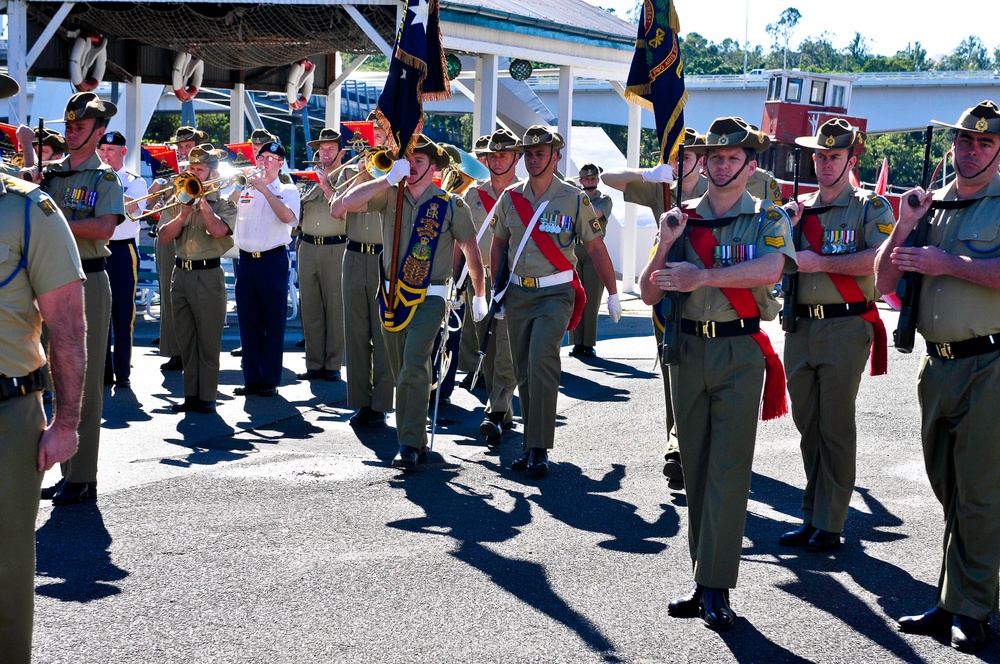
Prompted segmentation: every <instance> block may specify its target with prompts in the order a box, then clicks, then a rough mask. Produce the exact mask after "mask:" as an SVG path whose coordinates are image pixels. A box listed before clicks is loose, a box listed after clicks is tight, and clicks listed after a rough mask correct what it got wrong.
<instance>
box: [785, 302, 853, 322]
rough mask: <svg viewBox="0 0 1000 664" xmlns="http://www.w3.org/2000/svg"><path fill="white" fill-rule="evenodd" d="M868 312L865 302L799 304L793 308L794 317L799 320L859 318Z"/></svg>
mask: <svg viewBox="0 0 1000 664" xmlns="http://www.w3.org/2000/svg"><path fill="white" fill-rule="evenodd" d="M866 311H868V303H867V302H848V303H847V304H800V305H799V306H797V307H795V315H796V316H798V317H799V318H815V319H817V320H821V319H823V318H846V317H847V316H860V315H861V314H863V313H865V312H866Z"/></svg>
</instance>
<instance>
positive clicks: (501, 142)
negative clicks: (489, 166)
mask: <svg viewBox="0 0 1000 664" xmlns="http://www.w3.org/2000/svg"><path fill="white" fill-rule="evenodd" d="M484 138H485V139H486V145H485V147H484V148H482V149H480V150H479V152H480V153H481V154H489V153H490V152H521V151H523V150H524V146H522V145H521V139H519V138H518V137H517V136H515V135H514V134H513V133H511V131H510V130H509V129H497V130H496V131H495V132H493V133H492V134H490V135H488V136H484Z"/></svg>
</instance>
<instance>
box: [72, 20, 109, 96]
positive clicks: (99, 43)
mask: <svg viewBox="0 0 1000 664" xmlns="http://www.w3.org/2000/svg"><path fill="white" fill-rule="evenodd" d="M107 64H108V40H107V39H105V38H104V37H102V36H101V35H99V34H97V33H96V32H91V33H90V34H88V35H86V36H83V37H77V38H76V40H75V41H74V42H73V49H72V50H71V51H70V54H69V80H70V81H72V83H73V87H75V88H76V89H77V91H78V92H90V91H92V90H94V88H96V87H97V86H98V85H100V84H101V80H102V79H103V78H104V69H105V67H106V66H107ZM88 74H89V75H88Z"/></svg>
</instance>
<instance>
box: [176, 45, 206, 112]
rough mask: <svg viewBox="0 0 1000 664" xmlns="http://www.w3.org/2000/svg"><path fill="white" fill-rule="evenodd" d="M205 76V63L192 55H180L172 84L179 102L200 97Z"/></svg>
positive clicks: (178, 55) (177, 58)
mask: <svg viewBox="0 0 1000 664" xmlns="http://www.w3.org/2000/svg"><path fill="white" fill-rule="evenodd" d="M204 76H205V63H204V62H203V61H202V60H201V58H196V57H195V56H193V55H191V54H190V53H178V54H177V57H176V58H174V69H173V71H172V72H171V78H170V82H171V84H172V86H173V88H174V94H175V95H177V100H178V101H182V102H183V101H191V100H192V99H194V98H195V97H197V96H198V90H200V89H201V81H202V79H203V78H204Z"/></svg>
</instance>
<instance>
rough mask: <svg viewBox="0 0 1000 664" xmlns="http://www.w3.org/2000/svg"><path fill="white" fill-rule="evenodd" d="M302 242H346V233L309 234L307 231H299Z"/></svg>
mask: <svg viewBox="0 0 1000 664" xmlns="http://www.w3.org/2000/svg"><path fill="white" fill-rule="evenodd" d="M299 237H300V238H302V241H303V242H308V243H309V244H344V243H345V242H347V236H346V235H309V233H299Z"/></svg>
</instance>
